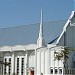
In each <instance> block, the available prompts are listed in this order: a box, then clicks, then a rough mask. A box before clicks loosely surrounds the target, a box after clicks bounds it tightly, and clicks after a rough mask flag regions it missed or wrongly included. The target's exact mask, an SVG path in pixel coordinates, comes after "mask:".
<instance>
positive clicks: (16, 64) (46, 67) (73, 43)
mask: <svg viewBox="0 0 75 75" xmlns="http://www.w3.org/2000/svg"><path fill="white" fill-rule="evenodd" d="M42 16H43V13H42V10H41V22H40V30H39V37H38V39H37V44H27V45H14V46H11V45H10V46H0V73H1V75H13V74H15V75H64V74H68V75H74V74H75V51H71V52H70V53H69V55H68V56H69V59H68V60H67V61H66V62H67V63H66V66H67V70H66V71H65V69H64V59H63V60H59V61H58V60H55V52H60V51H61V50H64V47H65V46H66V47H68V48H71V49H74V48H75V26H74V25H75V12H74V11H72V13H71V16H70V17H69V19H68V20H67V22H66V24H65V25H64V27H63V30H62V33H61V34H60V36H59V37H56V38H55V39H54V40H52V41H51V42H50V43H49V44H46V43H45V40H44V38H43V34H44V33H43V18H42ZM16 39H17V38H16Z"/></svg>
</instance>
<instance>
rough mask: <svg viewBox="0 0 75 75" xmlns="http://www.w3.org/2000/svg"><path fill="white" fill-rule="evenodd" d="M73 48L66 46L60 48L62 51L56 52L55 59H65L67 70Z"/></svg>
mask: <svg viewBox="0 0 75 75" xmlns="http://www.w3.org/2000/svg"><path fill="white" fill-rule="evenodd" d="M73 50H74V49H71V48H67V47H64V49H63V50H60V52H54V54H55V60H58V61H60V60H63V64H64V70H65V72H67V71H66V70H68V66H67V67H66V63H67V60H68V59H69V56H68V55H69V53H70V52H71V51H73Z"/></svg>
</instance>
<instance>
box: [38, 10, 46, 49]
mask: <svg viewBox="0 0 75 75" xmlns="http://www.w3.org/2000/svg"><path fill="white" fill-rule="evenodd" d="M43 46H45V41H44V39H43V10H42V9H41V21H40V31H39V38H38V40H37V48H39V47H43Z"/></svg>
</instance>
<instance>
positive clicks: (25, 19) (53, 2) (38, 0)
mask: <svg viewBox="0 0 75 75" xmlns="http://www.w3.org/2000/svg"><path fill="white" fill-rule="evenodd" d="M41 8H42V9H43V20H44V22H48V21H55V20H65V19H67V18H68V17H69V16H70V14H71V11H72V10H74V2H73V0H0V28H6V27H13V26H21V25H27V24H34V23H39V22H40V10H41Z"/></svg>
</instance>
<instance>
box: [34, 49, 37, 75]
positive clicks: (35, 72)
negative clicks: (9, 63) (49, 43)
mask: <svg viewBox="0 0 75 75" xmlns="http://www.w3.org/2000/svg"><path fill="white" fill-rule="evenodd" d="M34 69H35V71H34V75H37V50H36V49H35V68H34Z"/></svg>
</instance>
